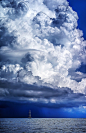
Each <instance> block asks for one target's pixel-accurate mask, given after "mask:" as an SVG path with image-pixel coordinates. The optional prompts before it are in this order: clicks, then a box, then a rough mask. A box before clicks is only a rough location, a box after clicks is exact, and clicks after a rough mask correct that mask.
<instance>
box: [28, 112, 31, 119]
mask: <svg viewBox="0 0 86 133" xmlns="http://www.w3.org/2000/svg"><path fill="white" fill-rule="evenodd" d="M28 118H31V110H29V117H28Z"/></svg>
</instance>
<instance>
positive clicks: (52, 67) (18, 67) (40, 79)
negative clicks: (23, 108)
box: [0, 0, 86, 103]
mask: <svg viewBox="0 0 86 133" xmlns="http://www.w3.org/2000/svg"><path fill="white" fill-rule="evenodd" d="M0 16H1V17H0V29H1V30H0V35H1V39H0V50H1V52H0V58H1V59H0V60H1V62H0V66H1V71H0V76H1V78H0V80H1V81H4V82H7V81H8V82H13V86H14V84H18V82H20V83H21V84H22V85H23V84H28V85H32V86H33V87H34V85H36V86H40V88H41V86H43V87H44V86H45V88H46V87H49V88H52V91H56V94H57V98H56V97H55V99H54V100H53V103H55V102H56V99H58V90H59V89H60V90H63V89H62V88H66V89H67V90H68V91H69V88H70V89H71V92H72V95H73V94H74V95H77V94H79V93H80V94H82V95H84V96H85V94H86V75H85V74H84V73H82V72H79V71H76V70H77V69H78V68H79V67H80V65H81V64H82V63H83V64H86V49H85V47H86V42H85V41H84V39H83V37H82V36H83V33H82V31H80V30H79V29H77V20H78V16H77V13H76V12H75V11H73V10H72V8H71V7H70V6H69V4H68V2H67V1H66V0H61V1H59V0H41V1H40V0H34V1H33V0H30V1H28V0H27V1H25V0H24V1H20V0H18V1H16V0H10V1H8V0H1V1H0ZM6 86H7V84H6ZM6 88H7V87H6ZM13 88H14V87H13ZM41 89H42V88H41ZM6 91H7V92H8V93H9V92H10V90H9V87H8V89H6ZM23 91H24V90H23ZM28 91H29V90H28ZM13 92H14V89H13ZM62 92H63V91H62ZM1 93H3V97H4V98H5V94H4V89H3V87H1ZM19 93H21V89H20V91H19ZM32 93H35V95H34V98H36V95H38V96H39V97H42V95H43V93H42V95H41V93H39V94H38V93H37V94H36V92H35V91H34V92H32ZM75 93H76V94H75ZM49 94H50V89H49ZM1 95H2V94H1ZM15 95H16V93H15ZM25 96H26V95H25ZM31 96H32V95H31ZM47 96H50V98H51V97H52V96H51V95H48V92H47ZM9 97H10V95H9ZM39 97H38V98H39ZM11 98H12V97H11ZM11 98H10V99H11ZM32 98H33V97H32ZM36 99H37V98H36ZM36 99H35V100H36Z"/></svg>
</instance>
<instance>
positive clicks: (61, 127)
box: [0, 118, 86, 133]
mask: <svg viewBox="0 0 86 133" xmlns="http://www.w3.org/2000/svg"><path fill="white" fill-rule="evenodd" d="M0 132H1V133H14V132H16V133H17V132H18V133H82V132H86V119H70V118H67V119H66V118H39V119H38V118H31V119H28V118H2V119H0Z"/></svg>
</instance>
